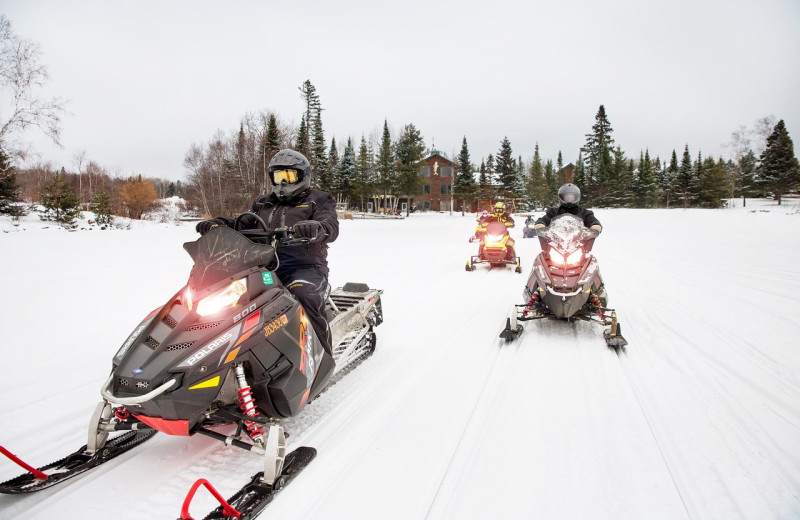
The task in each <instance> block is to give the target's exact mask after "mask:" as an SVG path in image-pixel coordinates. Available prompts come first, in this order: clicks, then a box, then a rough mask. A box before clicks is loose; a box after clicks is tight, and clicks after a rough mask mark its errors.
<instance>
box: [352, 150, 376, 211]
mask: <svg viewBox="0 0 800 520" xmlns="http://www.w3.org/2000/svg"><path fill="white" fill-rule="evenodd" d="M354 184H355V189H356V192H357V194H358V198H359V203H360V204H359V205H360V208H361V211H367V203H366V202H367V199H368V198H370V197H371V196H372V194H373V189H374V185H375V161H374V159H373V154H372V150H371V149H370V146H369V145H368V144H367V140H366V139H364V136H363V135H362V136H361V144H360V145H359V147H358V155H357V156H356V174H355V178H354Z"/></svg>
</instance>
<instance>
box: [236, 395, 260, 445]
mask: <svg viewBox="0 0 800 520" xmlns="http://www.w3.org/2000/svg"><path fill="white" fill-rule="evenodd" d="M238 394H239V399H238V400H239V408H241V409H242V412H243V413H244V414H245V415H246V416H248V417H258V415H259V413H258V410H256V403H255V400H254V399H253V391H252V390H251V389H250V387H249V386H246V387H244V388H241V389H240V390H239V392H238ZM244 425H245V426H247V431H248V434H249V435H250V438H251V439H255V438H256V437H258V436H259V435H262V434H263V433H264V427H263V426H261V425H260V424H258V423H254V422H252V421H245V422H244Z"/></svg>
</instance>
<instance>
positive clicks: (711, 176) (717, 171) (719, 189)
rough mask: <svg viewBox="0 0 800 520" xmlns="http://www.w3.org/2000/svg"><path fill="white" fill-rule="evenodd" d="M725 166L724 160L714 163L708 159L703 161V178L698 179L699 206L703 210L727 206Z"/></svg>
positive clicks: (710, 158) (711, 159)
mask: <svg viewBox="0 0 800 520" xmlns="http://www.w3.org/2000/svg"><path fill="white" fill-rule="evenodd" d="M724 168H725V166H724V163H723V162H722V159H720V160H719V161H714V159H713V158H712V157H708V158H706V159H705V161H703V167H702V169H701V171H702V173H701V177H700V178H699V179H698V197H697V199H698V206H700V207H701V208H721V207H722V206H723V205H724V204H725V200H724V199H725V197H726V196H727V192H728V190H727V188H726V187H725V169H724Z"/></svg>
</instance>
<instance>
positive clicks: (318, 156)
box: [309, 111, 331, 191]
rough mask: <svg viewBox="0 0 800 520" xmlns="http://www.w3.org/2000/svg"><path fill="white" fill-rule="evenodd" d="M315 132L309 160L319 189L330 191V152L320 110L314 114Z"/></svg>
mask: <svg viewBox="0 0 800 520" xmlns="http://www.w3.org/2000/svg"><path fill="white" fill-rule="evenodd" d="M313 121H314V132H313V134H312V138H311V157H309V162H310V163H311V168H312V169H313V171H314V177H313V178H314V179H315V180H316V184H317V186H318V187H319V189H321V190H323V191H330V189H331V172H330V166H329V165H328V154H327V150H326V149H325V148H326V147H325V133H324V132H323V131H322V116H321V115H320V112H319V111H318V112H317V114H316V116H314V120H313Z"/></svg>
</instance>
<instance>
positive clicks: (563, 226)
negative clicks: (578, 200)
mask: <svg viewBox="0 0 800 520" xmlns="http://www.w3.org/2000/svg"><path fill="white" fill-rule="evenodd" d="M596 236H597V233H595V232H594V231H592V230H590V229H587V228H586V226H584V225H583V220H582V219H580V218H578V217H576V216H574V215H571V214H569V213H565V214H562V215H558V216H557V217H555V218H554V219H553V220H551V221H550V226H549V227H548V228H547V230H545V231H543V232H542V233H541V234H540V235H539V237H540V238H541V239H542V240H541V244H542V249H546V248H547V247H552V248H555V249H557V250H558V251H560V252H562V253H567V254H568V253H571V252H573V251H575V250H576V249H578V248H579V247H585V250H586V251H590V250H591V246H592V243H593V242H594V238H595V237H596Z"/></svg>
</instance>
